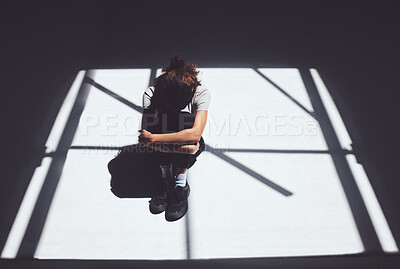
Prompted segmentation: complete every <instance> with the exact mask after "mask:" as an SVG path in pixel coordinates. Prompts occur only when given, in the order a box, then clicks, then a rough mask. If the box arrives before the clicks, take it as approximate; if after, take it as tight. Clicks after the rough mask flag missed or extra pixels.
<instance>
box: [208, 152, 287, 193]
mask: <svg viewBox="0 0 400 269" xmlns="http://www.w3.org/2000/svg"><path fill="white" fill-rule="evenodd" d="M205 150H206V151H208V152H210V153H212V154H214V155H215V156H217V157H219V158H221V159H222V160H224V161H226V162H228V163H230V164H231V165H233V166H235V167H236V168H238V169H240V170H242V171H243V172H245V173H246V174H248V175H250V176H252V177H254V178H255V179H257V180H259V181H260V182H262V183H264V184H265V185H267V186H269V187H270V188H272V189H274V190H276V191H277V192H279V193H281V194H282V195H284V196H291V195H293V193H292V192H290V191H288V190H286V189H285V188H283V187H281V186H279V185H278V184H276V183H274V182H272V181H271V180H269V179H267V178H265V177H264V176H262V175H260V174H259V173H257V172H255V171H254V170H252V169H250V168H248V167H247V166H245V165H243V164H241V163H240V162H238V161H236V160H234V159H232V158H231V157H229V156H227V155H225V154H224V153H223V152H221V151H220V150H218V149H215V148H213V147H210V146H208V145H206V148H205Z"/></svg>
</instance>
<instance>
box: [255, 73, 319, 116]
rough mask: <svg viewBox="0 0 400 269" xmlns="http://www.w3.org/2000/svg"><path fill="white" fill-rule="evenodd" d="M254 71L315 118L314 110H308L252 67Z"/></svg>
mask: <svg viewBox="0 0 400 269" xmlns="http://www.w3.org/2000/svg"><path fill="white" fill-rule="evenodd" d="M253 70H254V71H256V72H257V74H259V75H260V76H262V77H263V78H264V79H265V80H266V81H268V82H269V83H271V84H272V86H274V87H275V88H276V89H277V90H279V91H280V92H281V93H283V94H284V95H285V96H286V97H287V98H289V99H290V100H291V101H292V102H293V103H295V104H296V105H297V106H299V107H300V108H301V109H302V110H304V111H305V112H306V113H307V114H309V115H310V116H311V117H313V118H314V119H316V120H317V116H316V114H315V113H314V112H311V111H309V110H308V109H307V108H306V107H305V106H303V105H302V104H300V103H299V102H298V101H297V100H296V99H294V98H293V97H292V96H291V95H290V94H288V93H287V92H286V91H285V90H284V89H282V88H281V87H279V86H278V85H277V84H276V83H275V82H273V81H272V80H271V79H269V78H268V77H267V76H266V75H264V74H263V73H261V72H260V71H259V70H257V68H253Z"/></svg>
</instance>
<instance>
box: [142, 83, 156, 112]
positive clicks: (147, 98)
mask: <svg viewBox="0 0 400 269" xmlns="http://www.w3.org/2000/svg"><path fill="white" fill-rule="evenodd" d="M153 94H154V87H149V88H147V89H146V90H145V91H144V93H143V98H142V107H143V109H147V108H149V106H150V104H151V97H152V96H153Z"/></svg>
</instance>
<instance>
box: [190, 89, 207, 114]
mask: <svg viewBox="0 0 400 269" xmlns="http://www.w3.org/2000/svg"><path fill="white" fill-rule="evenodd" d="M210 101H211V93H210V91H209V90H208V89H207V88H201V89H200V91H199V92H198V94H197V95H196V96H195V99H194V107H195V110H196V111H199V110H208V107H209V106H210Z"/></svg>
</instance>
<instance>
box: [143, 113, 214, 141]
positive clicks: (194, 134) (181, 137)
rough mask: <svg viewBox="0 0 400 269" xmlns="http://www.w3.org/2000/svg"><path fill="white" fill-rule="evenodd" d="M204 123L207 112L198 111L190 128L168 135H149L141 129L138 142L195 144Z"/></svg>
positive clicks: (198, 139)
mask: <svg viewBox="0 0 400 269" xmlns="http://www.w3.org/2000/svg"><path fill="white" fill-rule="evenodd" d="M206 123H207V110H200V111H197V112H196V117H195V120H194V124H193V127H192V128H190V129H184V130H182V131H179V132H176V133H169V134H151V133H150V132H148V131H147V130H145V129H141V130H139V131H140V132H142V133H141V134H140V135H139V141H140V140H142V141H147V142H150V143H187V144H195V143H197V142H199V141H200V138H201V135H202V133H203V131H204V128H205V126H206Z"/></svg>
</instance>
